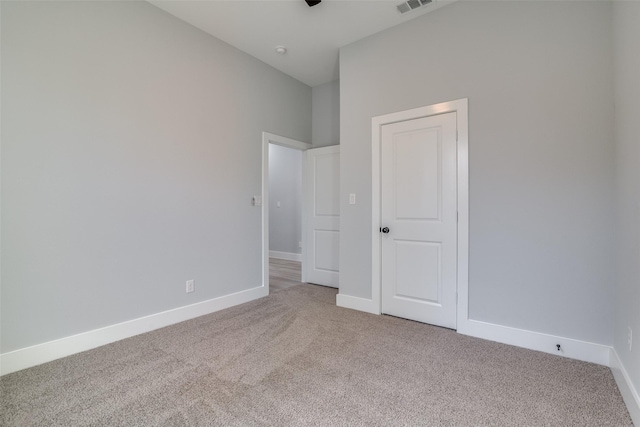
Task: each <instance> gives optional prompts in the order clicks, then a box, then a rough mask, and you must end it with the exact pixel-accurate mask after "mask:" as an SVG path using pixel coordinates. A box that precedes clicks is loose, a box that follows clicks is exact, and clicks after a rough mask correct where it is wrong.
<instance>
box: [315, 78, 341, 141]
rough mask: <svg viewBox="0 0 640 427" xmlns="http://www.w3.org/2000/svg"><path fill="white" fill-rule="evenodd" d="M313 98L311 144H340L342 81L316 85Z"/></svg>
mask: <svg viewBox="0 0 640 427" xmlns="http://www.w3.org/2000/svg"><path fill="white" fill-rule="evenodd" d="M311 99H312V101H311V114H312V117H313V123H312V131H311V144H312V145H313V147H314V148H318V147H325V146H327V145H337V144H340V81H339V80H336V81H333V82H329V83H325V84H322V85H319V86H315V87H314V88H313V89H311Z"/></svg>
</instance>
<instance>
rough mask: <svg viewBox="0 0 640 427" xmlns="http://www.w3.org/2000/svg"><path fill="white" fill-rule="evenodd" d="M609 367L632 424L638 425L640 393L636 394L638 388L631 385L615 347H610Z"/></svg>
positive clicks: (639, 420) (639, 423)
mask: <svg viewBox="0 0 640 427" xmlns="http://www.w3.org/2000/svg"><path fill="white" fill-rule="evenodd" d="M609 367H610V368H611V372H613V378H615V380H616V384H617V385H618V389H619V390H620V394H621V395H622V399H623V400H624V403H625V404H626V405H627V409H628V410H629V415H631V420H632V421H633V424H634V425H636V426H640V394H638V390H636V388H635V387H634V386H633V382H632V381H631V377H629V374H628V373H627V370H626V369H625V368H624V365H623V364H622V362H621V361H620V358H619V357H618V352H616V349H615V348H611V355H610V360H609Z"/></svg>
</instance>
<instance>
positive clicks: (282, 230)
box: [269, 144, 302, 254]
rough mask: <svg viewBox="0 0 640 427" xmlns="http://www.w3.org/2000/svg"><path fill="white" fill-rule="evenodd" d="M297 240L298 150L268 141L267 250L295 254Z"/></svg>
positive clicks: (299, 203)
mask: <svg viewBox="0 0 640 427" xmlns="http://www.w3.org/2000/svg"><path fill="white" fill-rule="evenodd" d="M278 202H280V207H278V206H277V204H278ZM300 241H302V151H300V150H295V149H293V148H288V147H281V146H279V145H275V144H269V250H272V251H278V252H288V253H293V254H298V253H300V252H301V249H300V248H299V247H298V242H300Z"/></svg>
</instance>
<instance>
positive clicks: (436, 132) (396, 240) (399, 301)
mask: <svg viewBox="0 0 640 427" xmlns="http://www.w3.org/2000/svg"><path fill="white" fill-rule="evenodd" d="M456 152H457V148H456V113H448V114H442V115H436V116H430V117H424V118H419V119H414V120H408V121H404V122H399V123H393V124H388V125H385V126H383V127H382V151H381V163H382V165H381V166H382V169H381V179H382V182H381V190H382V194H381V202H382V210H381V219H382V227H381V232H382V233H383V234H382V312H383V313H387V314H390V315H393V316H398V317H403V318H406V319H412V320H416V321H419V322H425V323H430V324H434V325H439V326H444V327H447V328H453V329H455V327H456V292H457V279H456V275H457V208H456V206H457V204H456V203H457V202H456V196H457V194H456V188H457V183H456Z"/></svg>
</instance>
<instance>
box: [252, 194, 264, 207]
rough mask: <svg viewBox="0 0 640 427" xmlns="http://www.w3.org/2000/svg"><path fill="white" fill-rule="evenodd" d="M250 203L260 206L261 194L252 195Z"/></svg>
mask: <svg viewBox="0 0 640 427" xmlns="http://www.w3.org/2000/svg"><path fill="white" fill-rule="evenodd" d="M251 204H252V205H253V206H262V196H253V198H252V199H251Z"/></svg>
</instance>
